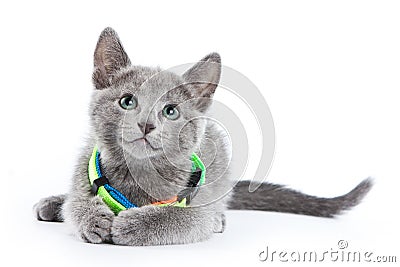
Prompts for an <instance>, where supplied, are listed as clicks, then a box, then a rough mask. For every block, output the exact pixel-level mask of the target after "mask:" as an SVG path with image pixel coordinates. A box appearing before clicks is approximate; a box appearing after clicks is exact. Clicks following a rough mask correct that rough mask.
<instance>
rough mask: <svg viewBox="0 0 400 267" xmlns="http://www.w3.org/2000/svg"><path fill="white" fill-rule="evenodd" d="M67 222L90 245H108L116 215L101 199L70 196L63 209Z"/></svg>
mask: <svg viewBox="0 0 400 267" xmlns="http://www.w3.org/2000/svg"><path fill="white" fill-rule="evenodd" d="M63 216H64V218H65V221H66V222H67V223H69V224H71V225H73V226H74V228H75V229H76V231H77V234H78V236H79V237H80V238H82V240H84V241H86V242H89V243H96V244H98V243H108V242H110V239H111V236H110V234H111V225H112V222H113V219H114V217H115V216H114V213H113V212H112V211H111V210H110V208H109V207H108V206H106V205H105V204H104V202H103V201H102V200H101V198H100V197H97V196H96V197H92V196H82V195H79V196H76V195H74V196H70V197H68V198H67V199H66V202H65V205H64V207H63Z"/></svg>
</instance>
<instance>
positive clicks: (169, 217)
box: [112, 206, 216, 246]
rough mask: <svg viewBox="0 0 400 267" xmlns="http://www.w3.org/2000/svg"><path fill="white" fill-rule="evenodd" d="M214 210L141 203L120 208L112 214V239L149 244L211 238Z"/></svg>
mask: <svg viewBox="0 0 400 267" xmlns="http://www.w3.org/2000/svg"><path fill="white" fill-rule="evenodd" d="M215 216H216V212H215V209H214V208H212V207H211V206H207V207H204V206H203V207H187V208H179V207H173V206H167V207H159V206H144V207H141V208H133V209H128V210H126V211H122V212H120V213H119V215H118V216H116V217H115V219H114V222H113V226H112V240H113V242H114V243H115V244H119V245H130V246H150V245H167V244H183V243H193V242H199V241H203V240H206V239H208V238H210V237H211V235H212V234H213V232H214V228H215V220H214V217H215Z"/></svg>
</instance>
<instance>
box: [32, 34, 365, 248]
mask: <svg viewBox="0 0 400 267" xmlns="http://www.w3.org/2000/svg"><path fill="white" fill-rule="evenodd" d="M220 62H221V61H220V57H219V55H218V54H216V53H212V54H209V55H208V56H206V57H204V58H203V59H202V60H200V61H199V62H198V63H197V64H195V65H194V66H193V67H192V68H191V69H189V70H188V71H187V72H186V73H185V74H183V75H182V76H179V75H176V74H174V73H171V72H168V71H162V70H161V69H159V68H149V67H143V66H135V65H131V61H130V59H129V58H128V56H127V54H126V52H125V51H124V49H123V47H122V45H121V42H120V40H119V38H118V36H117V34H116V33H115V31H114V30H112V29H111V28H107V29H105V30H104V31H103V32H102V34H101V36H100V38H99V41H98V43H97V47H96V50H95V54H94V73H93V84H94V87H95V90H94V91H93V96H92V100H91V103H90V108H89V110H90V112H89V115H90V122H91V125H90V126H91V129H90V136H89V138H88V140H87V144H86V146H85V147H84V148H83V149H82V152H81V155H80V156H79V158H78V162H77V166H76V169H75V172H74V175H73V179H72V186H71V189H70V191H69V193H68V195H67V196H64V195H63V196H56V197H49V198H46V199H43V200H41V201H40V202H39V203H38V204H37V205H36V206H35V212H36V216H37V218H38V219H39V220H46V221H62V220H65V221H66V222H67V223H68V224H70V225H72V226H73V228H74V229H75V232H76V233H77V235H78V236H79V237H80V238H81V239H82V240H84V241H86V242H90V243H108V242H112V243H115V244H120V245H138V246H142V245H165V244H181V243H191V242H198V241H202V240H206V239H208V238H210V236H211V235H212V234H213V233H217V232H223V231H224V228H225V215H224V211H225V210H226V208H227V203H228V201H229V199H230V195H226V192H229V190H230V189H231V188H232V187H233V186H234V185H233V184H232V182H231V181H230V180H229V179H228V178H229V176H230V174H229V170H226V167H227V165H228V162H229V160H230V147H229V146H228V145H227V144H228V142H227V140H228V137H227V136H226V134H225V133H223V132H221V131H220V129H219V128H218V125H217V124H216V123H213V122H212V121H209V120H201V119H200V120H199V119H196V120H192V118H196V117H199V116H203V115H206V114H207V112H208V110H209V107H210V105H211V103H212V96H213V94H214V92H215V90H216V88H217V85H218V82H219V77H220V74H221V65H220ZM128 93H129V94H132V95H134V96H135V97H136V98H137V101H138V106H137V108H135V109H132V110H128V111H127V110H123V109H122V108H121V106H120V105H119V101H120V99H121V97H122V96H124V95H126V94H128ZM171 103H173V104H179V105H178V108H179V110H180V114H181V116H180V117H179V118H178V119H176V120H168V119H166V118H164V117H163V116H162V114H161V110H162V109H163V107H164V106H165V105H167V104H171ZM145 123H150V124H151V125H152V127H153V128H154V129H153V130H152V131H151V132H149V133H147V134H145V136H143V131H142V130H141V129H140V127H139V125H143V124H145ZM143 137H145V138H146V140H147V141H146V142H144V141H143V142H142V141H137V140H138V138H143ZM95 144H97V145H98V147H99V150H100V151H101V162H102V172H103V174H105V176H106V177H107V178H108V179H109V181H110V184H111V185H112V186H113V187H115V188H116V189H118V190H119V191H120V192H122V193H123V194H124V195H125V196H126V197H127V198H128V199H129V200H130V201H131V202H132V203H135V204H137V205H138V206H140V208H133V209H128V210H126V211H122V212H120V213H119V214H118V215H117V216H115V215H114V214H113V213H112V212H111V210H110V209H109V208H108V207H107V206H106V205H105V204H104V202H103V201H102V200H101V199H100V198H99V197H97V196H93V195H92V194H91V193H90V185H89V181H88V172H87V166H88V162H89V158H90V155H91V153H92V149H93V147H94V145H95ZM200 148H201V149H200ZM193 152H196V153H198V154H201V158H202V160H203V162H204V163H205V164H206V165H207V179H206V184H205V185H203V186H202V187H201V189H200V190H199V193H198V194H197V196H196V197H195V198H194V199H193V201H192V203H191V207H188V208H177V207H158V206H149V204H150V203H152V202H154V201H160V200H166V199H169V198H171V197H172V196H175V195H176V194H177V192H179V191H180V190H182V189H183V188H184V187H185V186H186V184H187V182H188V179H189V177H190V168H191V162H190V160H188V159H189V158H190V155H191V154H192V153H193ZM215 153H216V154H215ZM364 185H365V186H364V187H363V188H364V189H366V188H367V187H368V188H369V183H364ZM245 186H246V183H244V182H241V183H239V184H238V186H236V187H235V190H234V195H235V197H234V201H238V202H229V203H230V204H229V207H230V208H238V209H262V210H274V211H283V212H293V213H302V214H309V215H316V216H326V215H327V214H328V215H332V214H333V213H335V214H336V213H337V212H339V211H340V210H342V209H347V208H349V207H351V206H353V205H355V204H356V203H358V201H359V198H360V197H361V196H362V195H363V194H364V193H363V190H361V189H362V188H361V189H357V188H356V189H355V192H354V193H350V194H349V195H346V196H348V197H342V198H337V199H332V200H330V201H328V202H329V203H330V204H329V205H322V204H321V203H325V202H326V200H325V199H318V198H315V197H309V196H306V195H303V194H301V193H297V192H294V191H291V190H270V189H268V188H271V186H272V188H274V186H273V185H268V184H263V185H262V186H261V187H260V189H259V190H258V192H256V193H255V194H249V193H248V191H246V187H245ZM275 187H276V188H278V187H279V186H275ZM364 191H366V190H364ZM223 195H225V197H224V198H219V197H220V196H223ZM285 197H288V199H285ZM299 199H302V200H305V202H306V203H303V204H299V203H298V201H295V202H293V201H294V200H299ZM308 201H310V202H309V204H307V202H308ZM271 203H280V204H279V205H275V204H271ZM313 203H319V204H321V205H316V206H315V205H314V204H313ZM61 207H62V209H61ZM332 207H335V208H334V209H332ZM308 208H310V210H309V211H307V209H308ZM324 209H327V211H324Z"/></svg>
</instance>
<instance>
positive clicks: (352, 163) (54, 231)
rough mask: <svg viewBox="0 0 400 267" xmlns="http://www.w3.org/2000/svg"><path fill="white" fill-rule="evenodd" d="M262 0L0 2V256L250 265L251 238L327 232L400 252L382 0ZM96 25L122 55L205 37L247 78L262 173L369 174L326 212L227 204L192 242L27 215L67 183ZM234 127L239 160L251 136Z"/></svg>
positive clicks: (179, 51)
mask: <svg viewBox="0 0 400 267" xmlns="http://www.w3.org/2000/svg"><path fill="white" fill-rule="evenodd" d="M265 2H266V1H259V2H252V1H243V2H240V3H238V2H235V1H225V2H223V1H205V0H202V1H198V2H197V4H195V3H194V2H189V1H180V2H179V1H158V2H156V1H109V2H103V1H92V2H89V1H79V2H77V3H73V1H65V2H64V3H58V2H56V1H49V2H41V1H25V2H19V1H13V2H12V4H10V3H11V2H10V3H9V4H5V3H4V2H2V3H1V4H0V22H1V29H2V30H1V37H0V38H1V39H0V60H1V61H0V73H1V76H0V77H1V84H0V86H1V89H0V94H1V97H0V111H1V113H0V114H1V139H0V140H1V141H0V142H1V144H0V148H1V153H0V157H1V170H2V171H1V190H2V194H1V197H2V201H1V203H2V208H1V209H2V215H1V228H0V229H1V230H2V232H3V233H2V242H1V243H2V245H3V246H4V248H2V249H1V252H0V253H1V257H2V264H3V263H7V264H8V265H12V266H16V265H19V264H21V263H22V264H29V265H30V266H39V265H40V266H91V265H94V264H96V265H97V266H99V264H103V266H105V265H107V266H141V265H146V266H148V265H149V266H153V265H154V266H160V265H164V266H171V265H174V266H191V265H195V266H197V265H202V266H206V265H205V264H209V263H215V262H217V263H223V264H226V265H228V264H229V265H235V264H238V265H241V266H248V265H264V266H265V265H267V264H270V263H267V262H260V261H259V260H258V254H259V253H260V252H261V251H262V250H264V249H265V248H266V246H267V245H268V246H269V248H270V249H272V250H278V251H282V250H286V251H296V250H300V251H305V250H315V251H324V250H328V251H330V249H331V248H333V249H334V250H335V249H337V245H336V243H337V242H338V240H341V239H343V240H346V241H348V243H349V250H352V251H373V252H375V255H396V253H397V261H400V254H398V240H399V219H398V214H397V213H398V210H399V209H398V203H399V193H398V192H399V186H400V183H399V179H400V167H399V166H400V164H399V162H400V124H399V114H400V104H399V102H400V94H399V90H400V76H399V73H400V35H399V30H400V16H399V14H400V6H399V4H398V2H396V1H329V2H324V1H275V2H267V3H265ZM106 26H112V27H113V28H114V29H116V30H117V32H118V33H119V35H120V37H121V39H122V42H123V44H124V46H125V48H126V50H127V52H128V54H129V55H130V58H131V60H132V62H133V63H134V64H142V65H150V66H156V65H160V66H161V67H164V68H168V67H171V66H175V65H178V64H183V63H187V62H193V61H196V60H198V59H200V58H201V57H203V56H204V55H205V54H207V53H209V52H212V51H217V52H219V53H220V54H221V56H222V60H223V64H225V65H227V66H229V67H231V68H234V69H236V70H238V71H240V72H241V73H243V74H245V75H246V76H247V77H249V78H250V79H251V80H252V81H253V82H254V83H255V84H256V85H257V86H258V88H259V89H260V90H261V91H262V93H263V95H264V96H265V98H266V100H267V102H268V104H269V107H270V109H271V112H272V115H273V117H274V121H275V127H276V137H277V143H276V154H275V160H274V164H273V166H272V169H271V172H270V175H269V177H268V180H269V181H271V182H275V183H280V184H286V185H288V186H290V187H293V188H296V189H298V190H301V191H303V192H306V193H309V194H314V195H320V196H336V195H340V194H342V193H345V192H347V191H348V190H350V189H351V188H352V187H354V186H355V185H356V184H357V183H358V182H359V181H361V180H362V179H363V178H366V177H368V176H372V177H374V178H375V187H374V188H373V190H372V191H371V193H370V194H369V195H368V196H367V198H366V199H365V201H364V202H363V203H362V204H361V205H360V206H358V207H357V208H355V209H354V210H352V211H351V212H349V213H346V214H345V215H344V216H341V217H339V218H337V219H335V220H332V219H320V218H312V217H306V216H296V215H287V214H277V213H267V212H238V211H235V212H233V211H230V212H228V214H227V219H228V222H227V229H226V231H225V233H224V234H222V235H216V236H215V237H213V238H212V239H211V240H209V241H207V242H203V243H199V244H192V245H182V246H169V247H144V248H136V247H118V246H109V245H91V244H85V243H83V242H80V241H78V240H77V239H76V238H75V237H73V236H72V235H71V234H70V232H69V230H68V229H67V228H66V226H65V225H63V224H50V223H42V222H37V221H35V220H34V218H33V216H32V213H31V208H32V206H33V204H34V203H35V202H37V201H38V200H39V199H40V198H41V197H45V196H48V195H52V194H58V193H63V192H66V191H67V189H68V186H69V181H70V177H71V173H72V170H73V166H74V164H75V160H76V155H77V152H78V151H79V147H80V146H81V145H82V144H83V141H84V137H85V135H86V133H87V128H88V127H87V119H88V116H87V109H88V108H87V105H88V102H89V99H90V93H91V90H92V85H91V71H92V64H93V63H92V55H93V51H94V48H95V44H96V42H97V38H98V35H99V33H100V32H101V30H102V29H103V28H104V27H106ZM216 97H217V98H219V99H224V98H223V95H222V94H221V92H220V93H218V94H217V95H216ZM232 108H233V109H235V106H233V107H232ZM237 111H238V113H242V116H245V114H246V112H245V111H242V110H240V109H237ZM244 123H247V125H248V129H250V130H251V129H252V127H253V126H254V125H255V124H254V121H253V122H252V121H251V120H246V121H245V122H244ZM249 135H250V138H249V139H250V141H251V142H250V149H251V162H253V163H252V165H251V166H250V167H251V168H252V169H254V166H255V165H254V162H256V161H257V160H258V156H259V148H258V145H257V144H258V143H257V142H259V140H260V137H259V136H258V135H257V131H250V133H249ZM257 140H258V141H257ZM252 169H250V170H249V173H250V174H249V175H251V172H252V171H253V172H254V170H252ZM248 178H249V179H250V178H252V177H251V176H249V177H248ZM275 261H276V260H275ZM285 264H286V265H287V264H289V263H285ZM285 264H284V265H285ZM297 264H298V263H297ZM325 264H333V265H339V263H330V262H329V261H326V262H325ZM298 265H300V264H298ZM370 265H372V264H370ZM387 265H388V266H389V265H390V266H393V265H394V264H387Z"/></svg>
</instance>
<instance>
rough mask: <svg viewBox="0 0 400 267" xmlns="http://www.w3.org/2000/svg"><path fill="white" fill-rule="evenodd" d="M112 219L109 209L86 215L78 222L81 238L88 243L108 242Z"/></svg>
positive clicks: (112, 215)
mask: <svg viewBox="0 0 400 267" xmlns="http://www.w3.org/2000/svg"><path fill="white" fill-rule="evenodd" d="M113 219H114V214H113V213H112V212H111V211H109V212H106V211H105V212H101V213H93V214H90V215H88V216H87V217H86V218H85V219H83V220H82V222H81V224H80V231H79V232H80V235H81V238H82V239H83V240H84V241H86V242H88V243H94V244H99V243H109V242H110V241H111V226H112V222H113Z"/></svg>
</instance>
